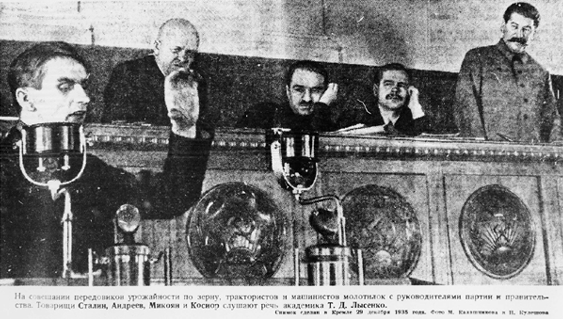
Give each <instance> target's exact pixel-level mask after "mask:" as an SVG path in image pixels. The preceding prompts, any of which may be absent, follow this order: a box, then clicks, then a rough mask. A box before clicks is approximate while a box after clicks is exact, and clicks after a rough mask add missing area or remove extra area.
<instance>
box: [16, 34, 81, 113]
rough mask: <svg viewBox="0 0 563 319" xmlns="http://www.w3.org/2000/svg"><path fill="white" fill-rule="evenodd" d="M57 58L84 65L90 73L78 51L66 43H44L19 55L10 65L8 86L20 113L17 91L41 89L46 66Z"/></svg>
mask: <svg viewBox="0 0 563 319" xmlns="http://www.w3.org/2000/svg"><path fill="white" fill-rule="evenodd" d="M55 58H69V59H73V60H75V61H76V62H78V63H80V64H82V65H83V66H84V68H86V70H87V72H88V69H89V67H88V64H87V63H86V61H85V60H84V59H83V58H82V56H80V54H78V52H77V51H76V49H75V48H74V47H73V46H72V45H70V44H68V43H66V42H61V41H58V42H42V43H39V44H36V45H34V46H32V47H31V48H29V49H27V50H25V51H24V52H22V53H21V54H20V55H18V56H17V57H16V58H15V59H14V61H12V63H11V64H10V69H9V71H8V84H9V85H10V92H11V94H12V99H13V104H14V106H16V108H17V110H18V112H19V111H20V107H19V105H18V103H17V100H16V90H17V89H18V88H22V87H32V88H35V89H38V90H40V89H41V83H42V82H43V78H44V77H45V64H46V63H47V62H49V61H51V60H52V59H55Z"/></svg>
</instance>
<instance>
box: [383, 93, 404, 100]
mask: <svg viewBox="0 0 563 319" xmlns="http://www.w3.org/2000/svg"><path fill="white" fill-rule="evenodd" d="M385 99H387V100H392V99H399V100H401V101H403V100H404V99H403V97H402V96H400V95H398V94H392V93H391V94H387V95H386V96H385Z"/></svg>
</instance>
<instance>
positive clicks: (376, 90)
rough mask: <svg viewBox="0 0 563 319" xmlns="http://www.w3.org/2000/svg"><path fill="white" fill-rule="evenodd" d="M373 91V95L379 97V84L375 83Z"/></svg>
mask: <svg viewBox="0 0 563 319" xmlns="http://www.w3.org/2000/svg"><path fill="white" fill-rule="evenodd" d="M372 91H373V96H375V97H377V95H378V92H379V85H377V84H375V83H374V84H373V86H372Z"/></svg>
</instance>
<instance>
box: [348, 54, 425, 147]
mask: <svg viewBox="0 0 563 319" xmlns="http://www.w3.org/2000/svg"><path fill="white" fill-rule="evenodd" d="M372 90H373V91H372V92H373V97H374V98H375V99H374V100H373V101H371V99H370V101H368V102H367V103H366V104H365V105H363V108H362V109H361V111H360V112H358V111H357V108H355V110H356V112H350V114H345V115H344V119H343V121H346V123H347V125H350V124H356V125H354V126H351V127H349V128H345V129H342V130H341V131H340V132H341V133H343V134H388V135H395V136H401V135H402V136H416V135H419V134H420V133H422V132H423V131H425V130H426V127H427V119H426V116H425V114H424V111H423V110H422V106H421V105H420V103H419V101H418V96H419V92H418V89H416V88H415V87H414V86H413V85H412V84H411V80H410V74H409V71H408V70H407V69H406V68H405V66H403V65H402V64H399V63H390V64H386V65H384V66H381V67H379V68H377V69H376V70H375V74H374V79H373V87H372Z"/></svg>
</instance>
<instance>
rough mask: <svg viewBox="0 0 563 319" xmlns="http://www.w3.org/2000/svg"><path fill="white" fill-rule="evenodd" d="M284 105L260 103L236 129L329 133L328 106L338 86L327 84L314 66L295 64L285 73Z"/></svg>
mask: <svg viewBox="0 0 563 319" xmlns="http://www.w3.org/2000/svg"><path fill="white" fill-rule="evenodd" d="M285 79H286V87H285V91H286V96H287V99H288V102H287V104H284V105H277V104H273V103H260V104H257V105H254V106H253V107H252V108H251V109H250V110H248V111H247V112H246V113H245V114H244V115H243V117H242V118H241V119H240V120H239V121H238V123H237V125H236V126H237V127H250V128H264V129H269V128H273V127H283V128H289V129H292V130H307V131H331V130H334V129H335V128H336V125H335V124H334V121H333V120H332V117H333V114H334V111H335V110H333V109H332V107H331V106H332V104H333V102H334V101H335V100H336V98H337V94H338V85H337V84H335V83H329V81H328V72H327V71H326V69H325V68H324V67H323V66H322V65H320V64H319V63H317V62H313V61H298V62H296V63H294V64H292V65H291V66H290V67H289V69H288V71H287V73H286V77H285Z"/></svg>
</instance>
